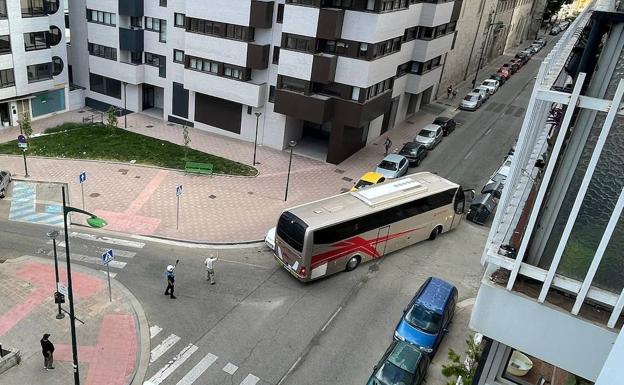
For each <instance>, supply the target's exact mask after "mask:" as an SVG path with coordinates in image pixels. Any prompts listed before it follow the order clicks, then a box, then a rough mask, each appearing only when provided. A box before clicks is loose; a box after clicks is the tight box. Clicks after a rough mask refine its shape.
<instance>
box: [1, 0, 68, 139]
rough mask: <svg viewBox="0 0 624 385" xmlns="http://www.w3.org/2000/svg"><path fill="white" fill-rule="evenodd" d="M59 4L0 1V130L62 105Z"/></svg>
mask: <svg viewBox="0 0 624 385" xmlns="http://www.w3.org/2000/svg"><path fill="white" fill-rule="evenodd" d="M59 3H60V0H45V1H44V0H0V124H1V126H0V129H1V127H6V126H13V125H17V124H18V121H19V120H20V119H22V117H23V116H24V114H29V115H30V116H31V118H32V119H33V120H34V119H39V118H42V117H45V116H49V115H50V114H53V113H57V112H60V111H65V110H66V109H67V105H68V98H69V87H68V78H67V74H68V71H67V51H66V44H65V19H64V12H63V6H62V4H61V5H59Z"/></svg>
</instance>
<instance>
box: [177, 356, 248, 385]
mask: <svg viewBox="0 0 624 385" xmlns="http://www.w3.org/2000/svg"><path fill="white" fill-rule="evenodd" d="M217 358H219V357H217V356H215V355H214V354H212V353H208V354H206V356H205V357H204V358H202V359H201V361H199V363H197V365H195V366H194V367H193V369H191V370H189V371H188V373H186V375H185V376H184V377H182V379H181V380H180V381H178V383H177V384H176V385H191V384H193V383H194V382H195V380H197V379H198V378H199V377H200V376H201V375H202V374H203V373H204V372H205V371H206V369H208V368H209V367H210V366H211V365H212V364H214V363H215V361H216V360H217ZM250 384H255V383H250Z"/></svg>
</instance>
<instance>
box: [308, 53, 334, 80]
mask: <svg viewBox="0 0 624 385" xmlns="http://www.w3.org/2000/svg"><path fill="white" fill-rule="evenodd" d="M337 63H338V57H337V56H335V55H329V54H324V53H318V54H316V55H314V58H313V59H312V74H311V78H310V80H311V81H313V82H317V83H323V84H329V83H333V82H334V79H335V77H336V64H337Z"/></svg>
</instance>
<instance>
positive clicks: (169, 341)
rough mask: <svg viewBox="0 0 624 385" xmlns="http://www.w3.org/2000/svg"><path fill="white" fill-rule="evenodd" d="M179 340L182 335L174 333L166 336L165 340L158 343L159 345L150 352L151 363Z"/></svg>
mask: <svg viewBox="0 0 624 385" xmlns="http://www.w3.org/2000/svg"><path fill="white" fill-rule="evenodd" d="M178 341H180V337H178V336H176V335H175V334H172V335H170V336H169V337H167V338H165V339H164V340H163V342H161V343H160V344H158V346H156V347H155V348H154V349H152V351H151V352H150V364H151V363H153V362H154V361H156V360H157V359H158V358H160V356H162V355H163V354H165V352H166V351H167V350H169V348H170V347H172V346H173V345H175V343H176V342H178Z"/></svg>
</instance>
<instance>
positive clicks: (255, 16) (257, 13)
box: [120, 0, 273, 28]
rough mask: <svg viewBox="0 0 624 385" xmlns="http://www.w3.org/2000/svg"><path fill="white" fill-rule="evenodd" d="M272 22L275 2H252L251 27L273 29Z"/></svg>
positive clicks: (254, 0)
mask: <svg viewBox="0 0 624 385" xmlns="http://www.w3.org/2000/svg"><path fill="white" fill-rule="evenodd" d="M120 1H121V0H120ZM272 22H273V2H272V1H258V0H252V1H251V11H250V15H249V26H250V27H254V28H271V25H272V24H273V23H272Z"/></svg>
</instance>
